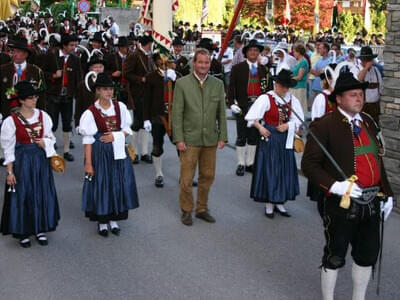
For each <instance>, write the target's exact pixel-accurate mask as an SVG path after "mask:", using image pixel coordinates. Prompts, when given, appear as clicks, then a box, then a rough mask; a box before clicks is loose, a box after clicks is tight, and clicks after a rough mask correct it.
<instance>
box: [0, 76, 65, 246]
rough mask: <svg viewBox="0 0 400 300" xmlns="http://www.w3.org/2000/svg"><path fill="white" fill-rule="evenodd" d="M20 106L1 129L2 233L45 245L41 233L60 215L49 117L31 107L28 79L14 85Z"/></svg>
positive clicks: (31, 90) (23, 242)
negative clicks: (3, 170) (3, 167)
mask: <svg viewBox="0 0 400 300" xmlns="http://www.w3.org/2000/svg"><path fill="white" fill-rule="evenodd" d="M15 90H16V95H15V97H16V98H17V99H18V101H19V103H20V105H21V107H20V109H19V111H18V112H14V113H11V115H10V116H9V117H7V118H6V119H5V120H4V122H3V125H2V128H1V145H2V147H3V150H4V155H5V162H4V165H6V166H7V179H6V183H7V186H6V188H5V196H4V207H3V215H2V220H1V230H0V231H1V232H2V233H3V234H4V235H6V234H12V235H13V236H14V237H15V238H19V239H20V245H21V247H24V248H28V247H30V246H31V242H30V239H29V237H30V236H31V235H35V236H36V239H37V241H38V243H39V244H40V245H42V246H45V245H47V243H48V240H47V237H46V235H45V233H46V232H49V231H54V230H55V229H56V227H57V224H58V221H59V219H60V212H59V207H58V202H57V195H56V189H55V186H54V179H53V173H52V170H51V167H50V164H49V160H48V157H51V156H54V155H55V150H54V144H55V137H54V135H53V133H52V121H51V118H50V117H49V115H48V114H47V113H46V112H44V111H42V110H40V109H37V108H36V103H37V99H38V94H39V91H38V90H37V89H35V88H34V85H33V84H32V83H30V82H28V81H20V82H18V83H17V84H16V85H15Z"/></svg>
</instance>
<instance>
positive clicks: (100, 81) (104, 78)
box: [94, 73, 115, 88]
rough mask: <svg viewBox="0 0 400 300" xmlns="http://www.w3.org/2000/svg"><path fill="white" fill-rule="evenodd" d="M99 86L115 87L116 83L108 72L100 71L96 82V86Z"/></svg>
mask: <svg viewBox="0 0 400 300" xmlns="http://www.w3.org/2000/svg"><path fill="white" fill-rule="evenodd" d="M98 87H115V84H114V82H113V81H112V80H111V78H110V76H108V75H107V74H106V73H99V74H97V79H96V82H95V83H94V88H98Z"/></svg>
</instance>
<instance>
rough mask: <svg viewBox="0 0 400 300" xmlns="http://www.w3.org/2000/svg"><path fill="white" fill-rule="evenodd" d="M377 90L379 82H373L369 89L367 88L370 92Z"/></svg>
mask: <svg viewBox="0 0 400 300" xmlns="http://www.w3.org/2000/svg"><path fill="white" fill-rule="evenodd" d="M377 88H379V83H377V82H371V83H369V84H368V87H367V89H369V90H374V89H377Z"/></svg>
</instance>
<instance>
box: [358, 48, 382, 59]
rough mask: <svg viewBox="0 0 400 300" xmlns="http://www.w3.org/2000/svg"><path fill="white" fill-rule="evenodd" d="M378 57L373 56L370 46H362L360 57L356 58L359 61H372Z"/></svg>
mask: <svg viewBox="0 0 400 300" xmlns="http://www.w3.org/2000/svg"><path fill="white" fill-rule="evenodd" d="M377 57H378V55H377V54H374V52H373V51H372V49H371V47H370V46H364V47H362V48H361V50H360V55H359V56H358V58H359V59H363V60H373V59H374V58H377Z"/></svg>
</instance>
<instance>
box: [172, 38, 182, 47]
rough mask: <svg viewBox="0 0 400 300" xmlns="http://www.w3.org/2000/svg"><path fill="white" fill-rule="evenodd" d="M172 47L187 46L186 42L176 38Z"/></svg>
mask: <svg viewBox="0 0 400 300" xmlns="http://www.w3.org/2000/svg"><path fill="white" fill-rule="evenodd" d="M172 46H185V42H184V41H182V39H181V38H179V37H176V38H174V40H173V41H172Z"/></svg>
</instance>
